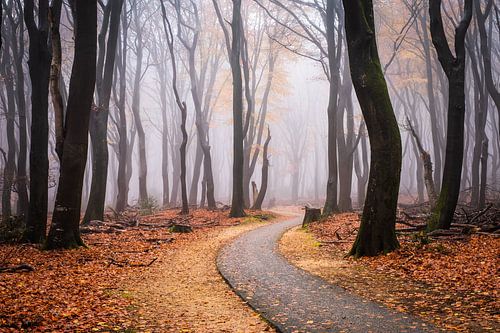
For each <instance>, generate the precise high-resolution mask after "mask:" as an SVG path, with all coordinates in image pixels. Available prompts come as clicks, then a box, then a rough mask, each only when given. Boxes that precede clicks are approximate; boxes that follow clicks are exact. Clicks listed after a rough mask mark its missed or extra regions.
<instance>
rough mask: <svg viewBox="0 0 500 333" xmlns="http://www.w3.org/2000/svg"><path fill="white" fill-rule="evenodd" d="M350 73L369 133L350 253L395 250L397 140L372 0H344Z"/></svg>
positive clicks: (398, 152) (367, 254) (399, 169)
mask: <svg viewBox="0 0 500 333" xmlns="http://www.w3.org/2000/svg"><path fill="white" fill-rule="evenodd" d="M343 3H344V10H345V30H346V39H347V46H348V51H349V62H350V68H351V77H352V82H353V84H354V88H355V90H356V95H357V97H358V101H359V104H360V106H361V111H362V112H363V116H364V119H365V122H366V127H367V129H368V135H369V137H370V147H371V164H370V176H369V181H368V190H367V195H366V200H365V206H364V209H363V216H362V217H361V225H360V228H359V232H358V236H357V238H356V241H355V242H354V245H353V247H352V249H351V251H350V254H351V255H354V256H356V257H360V256H374V255H377V254H379V253H381V252H384V253H387V252H390V251H393V250H394V249H396V248H397V247H398V246H399V244H398V240H397V238H396V206H397V201H398V192H399V180H400V172H401V159H402V157H401V155H402V153H401V138H400V134H399V128H398V124H397V122H396V117H395V115H394V111H393V108H392V104H391V100H390V98H389V93H388V90H387V84H386V82H385V79H384V76H383V73H382V68H381V66H380V60H379V56H378V50H377V42H376V33H375V23H374V17H373V3H372V1H371V0H343Z"/></svg>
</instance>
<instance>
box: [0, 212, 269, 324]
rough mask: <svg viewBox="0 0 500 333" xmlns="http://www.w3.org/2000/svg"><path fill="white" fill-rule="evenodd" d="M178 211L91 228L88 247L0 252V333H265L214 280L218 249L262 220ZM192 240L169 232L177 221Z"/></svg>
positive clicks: (258, 216)
mask: <svg viewBox="0 0 500 333" xmlns="http://www.w3.org/2000/svg"><path fill="white" fill-rule="evenodd" d="M227 214H228V212H209V211H206V210H196V211H194V212H193V213H192V214H191V215H190V216H189V217H188V218H182V219H181V218H180V217H179V216H178V215H177V210H168V211H162V212H159V213H156V214H153V215H148V216H139V217H137V216H136V217H135V218H136V221H134V223H133V224H134V226H132V227H127V228H121V227H120V225H117V224H116V223H115V221H114V220H113V219H111V221H107V223H106V225H103V226H91V227H88V228H86V229H85V230H86V231H87V232H88V233H85V234H84V235H83V238H84V241H85V243H86V244H87V245H88V247H87V248H80V249H75V250H66V251H50V252H49V251H42V250H40V248H39V247H36V246H31V245H0V266H3V267H5V266H9V267H13V266H16V265H20V264H28V265H30V267H32V268H34V270H33V271H29V272H21V271H18V272H15V273H7V272H2V273H1V274H0V304H2V306H0V332H112V331H114V332H129V333H132V332H201V331H203V332H234V331H238V332H266V331H273V329H272V328H271V327H270V326H269V325H268V324H267V323H266V322H265V321H264V320H263V319H261V318H260V316H259V315H258V314H256V313H255V312H253V311H252V310H251V309H250V308H249V307H248V306H247V305H246V304H245V303H244V302H243V301H242V300H241V299H240V298H239V297H238V296H236V295H235V294H234V293H233V292H232V291H231V289H230V288H229V286H228V285H227V284H226V283H225V282H224V280H223V279H222V277H221V276H220V275H219V274H218V271H217V268H216V265H215V257H216V254H217V251H218V249H219V248H220V247H221V246H222V245H223V244H225V243H226V242H228V241H229V240H231V239H233V238H234V237H236V236H238V235H240V234H242V233H244V232H246V231H249V230H252V229H254V228H257V227H259V226H262V225H263V224H264V223H268V222H269V221H267V220H268V219H269V217H270V215H268V214H261V213H259V214H257V213H256V214H255V215H253V216H252V215H250V216H249V217H246V218H241V219H230V218H228V217H227ZM179 220H180V223H182V224H183V225H189V226H191V227H192V229H193V232H190V233H173V232H171V231H172V229H171V228H169V227H168V225H169V224H171V223H173V222H176V221H179Z"/></svg>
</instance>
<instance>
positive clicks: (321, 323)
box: [217, 217, 438, 333]
mask: <svg viewBox="0 0 500 333" xmlns="http://www.w3.org/2000/svg"><path fill="white" fill-rule="evenodd" d="M300 223H301V218H300V217H296V218H291V219H288V220H286V221H283V222H279V223H276V224H271V225H268V226H265V227H262V228H259V229H256V230H253V231H251V232H248V233H246V234H244V235H243V236H241V237H239V238H238V239H236V240H235V241H234V242H232V243H231V244H229V245H227V246H226V247H225V248H224V249H223V250H222V251H221V252H220V254H219V256H218V258H217V266H218V268H219V271H220V273H221V274H222V275H223V276H224V278H225V279H226V280H227V282H228V283H229V284H230V285H231V286H232V288H233V289H234V290H235V292H236V293H237V294H238V295H240V296H241V297H242V298H243V299H244V300H246V301H247V302H248V303H249V304H250V306H252V307H253V308H254V309H255V310H257V311H258V312H259V313H261V314H262V316H263V317H265V318H266V319H267V320H269V321H270V322H271V323H272V324H273V325H274V326H275V327H276V328H277V329H278V330H279V331H281V332H363V333H366V332H384V333H386V332H387V333H388V332H438V330H437V329H436V328H434V327H432V326H431V325H430V324H426V323H424V322H422V321H421V320H419V319H417V318H415V317H413V316H411V315H407V314H404V313H398V312H396V311H393V310H390V309H388V308H386V307H384V306H381V305H379V304H377V303H374V302H371V301H367V300H364V299H363V298H361V297H359V296H356V295H353V294H351V293H349V292H347V291H346V290H344V289H342V288H340V287H338V286H335V285H332V284H329V283H327V282H325V281H324V280H322V279H320V278H318V277H316V276H313V275H311V274H309V273H306V272H305V271H303V270H300V269H298V268H296V267H294V266H292V265H291V264H289V263H288V262H287V261H286V259H284V258H283V257H282V256H281V255H280V254H279V253H278V250H277V242H278V240H279V238H280V237H281V235H282V234H283V233H284V232H285V231H286V230H288V229H290V228H292V227H294V226H296V225H299V224H300Z"/></svg>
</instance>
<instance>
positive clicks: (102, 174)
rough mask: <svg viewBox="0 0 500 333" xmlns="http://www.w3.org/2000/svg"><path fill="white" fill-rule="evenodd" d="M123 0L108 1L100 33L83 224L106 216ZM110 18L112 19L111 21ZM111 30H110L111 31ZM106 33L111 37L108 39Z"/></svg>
mask: <svg viewBox="0 0 500 333" xmlns="http://www.w3.org/2000/svg"><path fill="white" fill-rule="evenodd" d="M122 5H123V0H113V1H110V2H108V4H107V5H106V7H105V9H104V13H105V14H104V23H103V25H102V29H101V32H100V33H99V58H98V65H97V78H96V83H97V84H96V90H97V97H98V107H97V108H95V109H94V110H93V111H94V112H92V114H91V120H90V137H91V140H92V185H91V187H90V197H89V203H88V206H87V209H86V211H85V217H84V218H83V222H84V223H88V222H90V221H92V220H101V221H102V220H103V219H104V205H105V201H106V185H107V180H108V160H109V152H108V117H109V100H110V98H111V88H112V85H113V74H114V69H115V58H116V47H117V42H118V33H119V29H120V16H121V10H122ZM108 21H109V22H108ZM108 30H109V31H108ZM106 33H107V35H108V40H107V42H106Z"/></svg>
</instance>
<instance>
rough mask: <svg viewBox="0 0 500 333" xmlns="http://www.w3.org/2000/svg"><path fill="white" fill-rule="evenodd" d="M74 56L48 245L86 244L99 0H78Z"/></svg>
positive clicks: (64, 246)
mask: <svg viewBox="0 0 500 333" xmlns="http://www.w3.org/2000/svg"><path fill="white" fill-rule="evenodd" d="M74 5H75V56H74V60H73V69H72V72H71V80H70V84H69V96H68V105H67V110H66V117H65V124H64V128H65V131H64V143H63V150H62V152H63V155H62V161H61V172H60V176H59V186H58V188H57V196H56V202H55V207H54V215H53V217H52V224H51V226H50V231H49V235H48V238H47V242H46V248H47V249H57V248H72V247H78V246H81V245H83V241H82V239H81V237H80V228H79V222H80V208H81V199H82V187H83V178H84V173H85V164H86V162H87V149H88V130H89V119H90V112H91V110H90V109H91V106H92V98H93V94H94V88H95V81H96V58H97V57H96V52H97V40H96V37H97V0H75V4H74Z"/></svg>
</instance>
